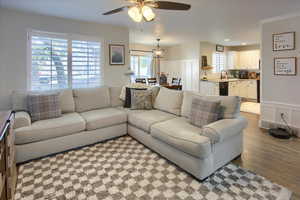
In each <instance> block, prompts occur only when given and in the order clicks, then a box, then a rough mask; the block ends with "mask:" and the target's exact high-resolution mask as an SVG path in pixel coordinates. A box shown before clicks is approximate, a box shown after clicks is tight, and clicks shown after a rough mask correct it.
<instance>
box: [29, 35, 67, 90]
mask: <svg viewBox="0 0 300 200" xmlns="http://www.w3.org/2000/svg"><path fill="white" fill-rule="evenodd" d="M31 61H32V62H31V65H32V71H31V77H32V78H31V89H32V90H50V89H61V88H67V87H68V41H67V40H64V39H56V38H49V37H39V36H33V37H32V38H31Z"/></svg>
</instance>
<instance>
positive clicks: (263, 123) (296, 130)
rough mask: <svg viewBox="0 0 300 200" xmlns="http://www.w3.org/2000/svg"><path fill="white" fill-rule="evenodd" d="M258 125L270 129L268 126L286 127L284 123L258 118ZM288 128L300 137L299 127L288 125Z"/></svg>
mask: <svg viewBox="0 0 300 200" xmlns="http://www.w3.org/2000/svg"><path fill="white" fill-rule="evenodd" d="M259 127H260V128H262V129H266V130H268V129H270V128H286V125H285V124H279V123H275V122H271V121H265V120H259ZM290 128H291V129H292V130H293V134H295V136H297V137H298V138H299V137H300V128H297V127H293V126H290Z"/></svg>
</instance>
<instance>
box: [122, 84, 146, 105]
mask: <svg viewBox="0 0 300 200" xmlns="http://www.w3.org/2000/svg"><path fill="white" fill-rule="evenodd" d="M131 90H147V88H130V87H126V93H125V103H124V108H131Z"/></svg>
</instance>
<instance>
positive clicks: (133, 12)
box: [128, 6, 143, 22]
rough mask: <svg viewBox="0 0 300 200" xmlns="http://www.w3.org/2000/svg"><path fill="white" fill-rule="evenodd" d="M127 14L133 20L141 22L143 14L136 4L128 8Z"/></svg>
mask: <svg viewBox="0 0 300 200" xmlns="http://www.w3.org/2000/svg"><path fill="white" fill-rule="evenodd" d="M128 15H129V16H130V18H131V19H132V20H133V21H135V22H141V21H142V20H143V15H142V13H141V9H140V8H139V7H137V6H134V7H131V8H129V9H128Z"/></svg>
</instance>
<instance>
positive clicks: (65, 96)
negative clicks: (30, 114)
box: [12, 89, 75, 114]
mask: <svg viewBox="0 0 300 200" xmlns="http://www.w3.org/2000/svg"><path fill="white" fill-rule="evenodd" d="M53 93H59V102H60V108H61V112H62V113H63V114H65V113H71V112H75V102H74V98H73V92H72V90H71V89H65V90H51V91H43V92H37V91H24V90H15V91H13V92H12V109H13V110H14V111H28V103H27V97H28V95H30V94H53Z"/></svg>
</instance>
